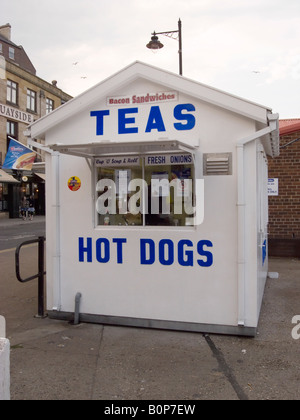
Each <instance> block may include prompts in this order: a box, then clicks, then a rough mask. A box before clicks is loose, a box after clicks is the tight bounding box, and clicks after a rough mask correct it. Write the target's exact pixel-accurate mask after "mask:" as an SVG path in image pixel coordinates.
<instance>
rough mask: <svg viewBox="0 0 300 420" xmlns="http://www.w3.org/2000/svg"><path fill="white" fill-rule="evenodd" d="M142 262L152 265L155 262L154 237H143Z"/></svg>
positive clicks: (141, 243) (141, 245) (141, 247)
mask: <svg viewBox="0 0 300 420" xmlns="http://www.w3.org/2000/svg"><path fill="white" fill-rule="evenodd" d="M140 251H141V264H143V265H151V264H154V262H155V243H154V241H153V239H141V242H140Z"/></svg>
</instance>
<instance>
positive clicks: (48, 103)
mask: <svg viewBox="0 0 300 420" xmlns="http://www.w3.org/2000/svg"><path fill="white" fill-rule="evenodd" d="M52 111H54V100H53V99H51V98H46V115H47V114H50V112H52Z"/></svg>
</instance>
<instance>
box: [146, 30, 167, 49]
mask: <svg viewBox="0 0 300 420" xmlns="http://www.w3.org/2000/svg"><path fill="white" fill-rule="evenodd" d="M163 46H164V45H163V44H162V43H161V42H160V41H159V39H158V37H157V36H156V34H155V32H154V33H153V36H152V37H151V41H150V42H149V43H148V44H147V45H146V47H147V48H149V49H150V50H160V49H161V48H163Z"/></svg>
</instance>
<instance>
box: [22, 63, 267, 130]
mask: <svg viewBox="0 0 300 420" xmlns="http://www.w3.org/2000/svg"><path fill="white" fill-rule="evenodd" d="M138 79H144V80H147V81H149V82H152V83H157V84H160V85H164V86H165V87H166V88H167V89H170V90H177V91H179V92H181V93H184V94H187V95H189V96H192V97H194V98H197V99H199V100H201V101H203V102H206V103H209V104H212V105H215V106H217V107H221V108H224V109H226V110H229V111H231V112H234V113H237V114H239V115H243V116H245V117H247V118H250V119H252V120H254V121H256V122H257V123H258V124H260V125H263V126H264V125H267V124H268V114H270V113H271V112H272V110H271V108H268V107H265V106H263V105H259V104H256V103H254V102H251V101H248V100H245V99H242V98H240V97H238V96H235V95H231V94H229V93H226V92H224V91H221V90H219V89H216V88H213V87H210V86H207V85H204V84H202V83H199V82H196V81H194V80H191V79H188V78H186V77H182V76H179V75H177V74H175V73H171V72H168V71H165V70H161V69H159V68H157V67H153V66H150V65H148V64H145V63H142V62H139V61H136V62H134V63H133V64H131V65H129V66H128V67H125V68H124V69H122V70H121V71H119V72H118V73H116V74H114V75H112V76H110V77H109V78H107V79H105V80H103V81H102V82H100V83H99V84H97V85H96V86H94V87H92V88H90V89H89V90H87V91H86V92H84V93H82V94H80V95H79V96H77V97H75V98H74V99H72V100H70V101H69V102H67V103H66V104H64V105H62V106H61V107H59V108H57V109H56V110H54V111H53V112H51V113H50V114H48V115H46V116H45V117H43V118H41V119H39V120H37V121H36V122H34V123H33V124H31V125H30V126H29V127H28V132H27V135H28V136H30V137H31V138H43V137H44V135H45V133H46V132H47V131H48V130H49V129H51V128H53V127H55V126H56V125H58V124H59V123H61V122H63V121H65V120H66V119H68V118H70V117H73V116H74V115H76V114H77V113H79V112H82V111H83V110H84V109H86V108H88V107H90V106H92V105H93V104H94V103H96V102H97V101H99V98H103V97H106V96H109V95H110V94H111V93H112V92H113V91H116V90H117V89H121V88H122V87H124V86H126V85H128V84H129V83H132V82H134V81H135V80H138Z"/></svg>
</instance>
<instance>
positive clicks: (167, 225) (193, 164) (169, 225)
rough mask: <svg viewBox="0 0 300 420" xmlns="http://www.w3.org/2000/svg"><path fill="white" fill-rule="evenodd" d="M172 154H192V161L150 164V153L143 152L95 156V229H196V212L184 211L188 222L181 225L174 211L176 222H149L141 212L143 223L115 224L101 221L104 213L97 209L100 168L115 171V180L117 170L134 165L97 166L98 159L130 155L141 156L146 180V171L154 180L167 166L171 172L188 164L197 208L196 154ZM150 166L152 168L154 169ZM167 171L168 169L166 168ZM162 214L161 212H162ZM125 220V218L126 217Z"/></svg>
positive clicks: (171, 214)
mask: <svg viewBox="0 0 300 420" xmlns="http://www.w3.org/2000/svg"><path fill="white" fill-rule="evenodd" d="M154 155H165V156H171V154H170V153H160V154H159V153H152V154H151V156H154ZM172 155H173V156H174V155H190V156H191V161H190V163H182V164H171V163H169V164H166V165H163V164H157V165H150V164H148V165H147V164H146V157H147V156H148V157H149V154H143V153H141V154H124V155H122V154H119V155H113V156H105V157H103V156H98V157H95V158H94V159H93V165H92V172H93V182H92V185H93V186H92V188H93V193H92V197H93V208H94V221H93V225H94V228H95V229H102V228H104V229H105V228H106V229H107V228H110V229H118V228H139V229H162V228H163V229H165V228H167V229H178V228H179V229H181V230H182V229H189V230H190V229H195V228H196V225H195V217H196V215H195V213H194V215H192V216H189V215H188V214H186V213H184V214H183V215H181V216H182V217H183V218H186V224H181V225H180V224H177V223H176V222H175V220H177V222H178V218H175V217H174V216H175V215H176V213H172V212H171V213H170V221H171V220H172V222H174V223H163V222H160V223H158V224H155V223H149V221H147V220H149V219H148V216H149V215H147V214H145V213H144V212H143V213H141V224H135V223H128V224H127V223H124V224H123V223H113V224H110V223H99V222H100V219H102V220H103V219H104V216H103V215H101V216H100V214H99V213H98V211H97V209H96V204H97V200H98V199H99V196H100V194H99V193H98V192H97V191H96V186H97V183H98V181H99V180H100V178H99V173H100V170H101V169H106V170H111V171H112V172H114V174H113V175H112V179H113V180H115V179H116V171H130V170H131V169H132V168H133V167H132V166H130V165H126V164H125V165H121V166H109V165H107V166H106V165H105V166H103V167H101V166H97V165H96V160H97V159H110V158H117V159H118V158H125V157H130V158H134V157H137V158H139V161H140V166H139V167H140V172H141V179H143V180H144V181H145V182H146V172H147V171H148V172H149V173H151V172H152V175H151V180H152V179H154V178H153V174H156V173H160V172H161V170H160V169H163V168H165V167H166V166H167V167H169V168H170V169H169V172H171V173H172V172H174V171H172V167H174V168H175V167H176V166H186V167H189V168H190V169H191V171H190V173H191V175H190V178H189V179H191V180H192V191H191V197H192V198H191V200H192V205H193V206H194V208H195V200H196V196H195V193H196V188H195V184H196V161H195V156H194V154H193V153H191V152H189V151H187V152H184V151H177V152H175V153H173V154H172ZM135 167H138V166H135ZM150 168H152V170H151V169H150ZM165 169H166V168H165ZM165 172H166V170H165ZM149 173H148V175H147V176H148V177H149ZM168 175H170V174H169V173H168ZM102 179H105V178H104V177H103V178H102ZM133 179H134V178H133ZM181 179H183V178H181ZM185 179H188V178H185ZM169 181H170V180H169ZM116 184H117V183H116ZM147 185H148V184H147ZM150 185H151V183H150ZM150 185H148V187H150ZM116 188H118V186H117V185H116ZM151 188H152V187H151ZM144 193H145V192H144V191H143V193H142V201H143V203H145V198H144V195H143V194H144ZM148 193H149V192H148ZM134 194H136V191H135V192H133V193H132V195H134ZM173 194H174V192H173ZM116 196H117V199H116V208H117V209H118V202H119V198H118V197H119V196H118V194H116ZM183 197H184V193H183V195H182V200H184V198H183ZM128 201H129V200H128ZM128 201H127V205H128ZM160 205H161V204H160ZM182 206H184V203H183V202H182ZM149 208H150V202H149V198H148V209H149ZM182 208H184V207H182ZM127 214H129V215H131V213H127ZM160 215H161V213H160ZM112 216H121V214H118V213H117V214H116V215H114V214H113V215H112ZM107 217H108V219H109V217H110V215H107ZM188 218H189V219H190V220H194V223H187V219H188ZM124 220H125V218H124ZM179 223H180V222H179Z"/></svg>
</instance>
